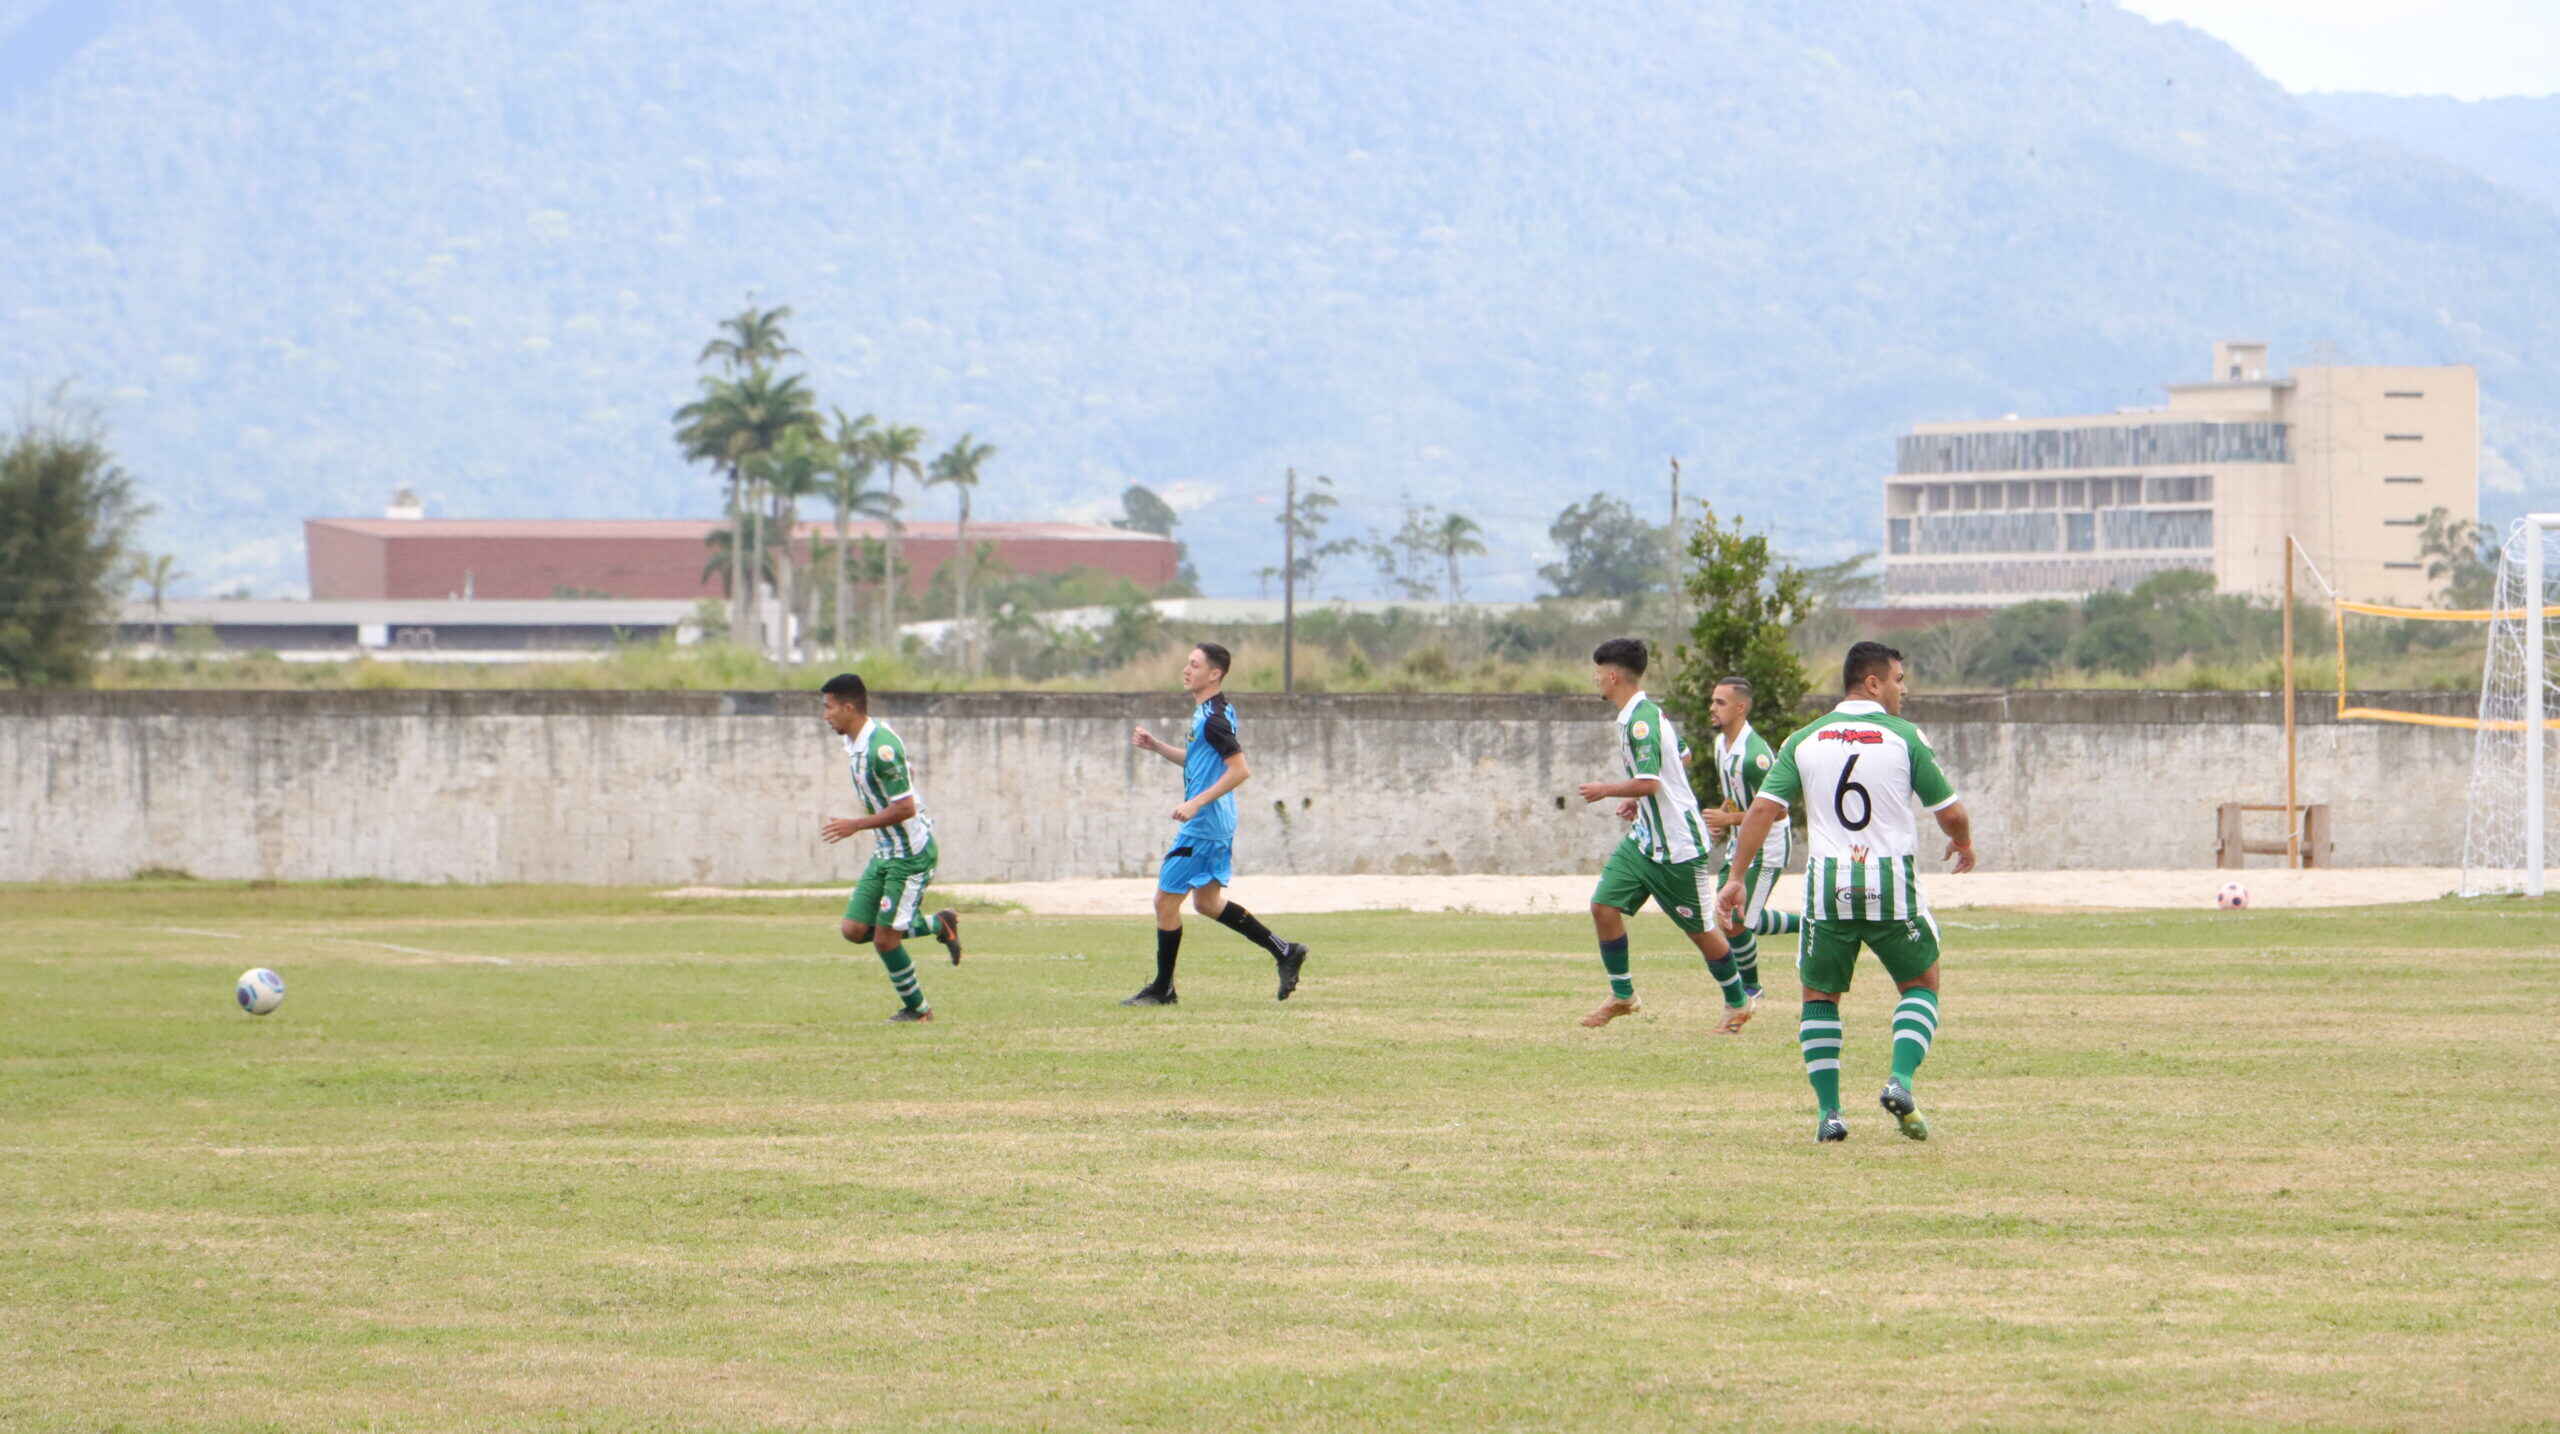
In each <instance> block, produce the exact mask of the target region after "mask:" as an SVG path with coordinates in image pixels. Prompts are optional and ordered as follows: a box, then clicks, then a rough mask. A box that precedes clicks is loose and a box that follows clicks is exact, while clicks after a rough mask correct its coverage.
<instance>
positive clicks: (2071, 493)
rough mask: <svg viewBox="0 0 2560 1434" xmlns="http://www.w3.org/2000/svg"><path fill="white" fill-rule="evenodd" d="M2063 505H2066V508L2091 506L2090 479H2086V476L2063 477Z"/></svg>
mask: <svg viewBox="0 0 2560 1434" xmlns="http://www.w3.org/2000/svg"><path fill="white" fill-rule="evenodd" d="M2062 506H2064V507H2066V508H2086V507H2088V506H2089V480H2088V479H2086V478H2065V479H2063V480H2062Z"/></svg>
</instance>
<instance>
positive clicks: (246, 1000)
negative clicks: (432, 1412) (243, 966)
mask: <svg viewBox="0 0 2560 1434" xmlns="http://www.w3.org/2000/svg"><path fill="white" fill-rule="evenodd" d="M232 994H233V995H235V996H238V997H239V998H240V1009H241V1010H244V1011H246V1012H248V1013H249V1014H250V1015H253V1016H263V1015H265V1014H266V1013H267V1012H269V1011H272V1010H274V1009H275V1008H276V1007H278V1006H281V1005H283V1004H284V978H283V977H282V976H279V975H277V974H276V973H275V972H273V971H270V970H268V969H267V968H266V967H264V966H261V967H259V968H258V969H256V970H254V971H243V972H241V973H240V984H239V985H238V986H236V987H234V988H233V989H232Z"/></svg>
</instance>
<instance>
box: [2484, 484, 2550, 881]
mask: <svg viewBox="0 0 2560 1434" xmlns="http://www.w3.org/2000/svg"><path fill="white" fill-rule="evenodd" d="M2555 730H2560V513H2537V514H2534V515H2533V516H2531V517H2527V518H2521V519H2518V520H2517V521H2516V524H2515V526H2514V527H2513V528H2512V529H2510V530H2509V532H2508V534H2507V541H2506V546H2505V548H2504V550H2503V551H2502V552H2501V554H2500V556H2499V559H2498V580H2497V589H2496V596H2494V597H2493V598H2492V599H2491V600H2490V605H2489V658H2488V661H2487V663H2486V664H2485V665H2484V666H2483V667H2482V668H2481V673H2480V718H2479V722H2478V726H2477V730H2476V732H2475V736H2474V743H2475V745H2474V747H2473V749H2472V761H2471V794H2470V804H2469V807H2468V816H2467V819H2466V821H2465V824H2464V831H2463V841H2462V894H2463V895H2465V896H2481V895H2490V894H2500V893H2522V894H2525V895H2530V896H2539V895H2541V894H2542V893H2543V891H2544V890H2546V889H2547V885H2548V880H2549V878H2548V875H2547V867H2548V865H2549V863H2550V860H2551V856H2552V852H2551V848H2550V841H2551V835H2550V833H2551V816H2552V812H2553V806H2554V797H2555V795H2560V760H2555V757H2560V753H2555V752H2554V750H2553V748H2554V747H2555V745H2560V743H2555V741H2554V733H2555Z"/></svg>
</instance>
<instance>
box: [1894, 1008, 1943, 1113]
mask: <svg viewBox="0 0 2560 1434" xmlns="http://www.w3.org/2000/svg"><path fill="white" fill-rule="evenodd" d="M1937 1038H1938V993H1937V992H1935V991H1923V990H1919V989H1917V988H1914V989H1912V990H1909V991H1905V992H1903V993H1902V1003H1901V1004H1900V1005H1897V1006H1895V1007H1894V1008H1893V1078H1894V1079H1895V1080H1898V1081H1900V1082H1902V1087H1903V1089H1905V1090H1909V1089H1910V1088H1911V1078H1912V1077H1913V1076H1916V1075H1918V1074H1919V1073H1920V1063H1921V1062H1922V1061H1925V1060H1927V1059H1928V1058H1929V1043H1930V1042H1931V1041H1934V1040H1936V1039H1937Z"/></svg>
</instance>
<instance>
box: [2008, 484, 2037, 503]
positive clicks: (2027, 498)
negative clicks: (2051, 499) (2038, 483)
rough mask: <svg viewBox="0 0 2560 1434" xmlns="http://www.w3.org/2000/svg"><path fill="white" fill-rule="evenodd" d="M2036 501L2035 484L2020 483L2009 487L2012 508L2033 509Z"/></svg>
mask: <svg viewBox="0 0 2560 1434" xmlns="http://www.w3.org/2000/svg"><path fill="white" fill-rule="evenodd" d="M2035 501H2036V500H2035V485H2034V484H2033V483H2028V482H2025V481H2020V482H2016V483H2012V484H2010V485H2009V506H2010V507H2012V508H2032V507H2034V506H2035Z"/></svg>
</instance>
